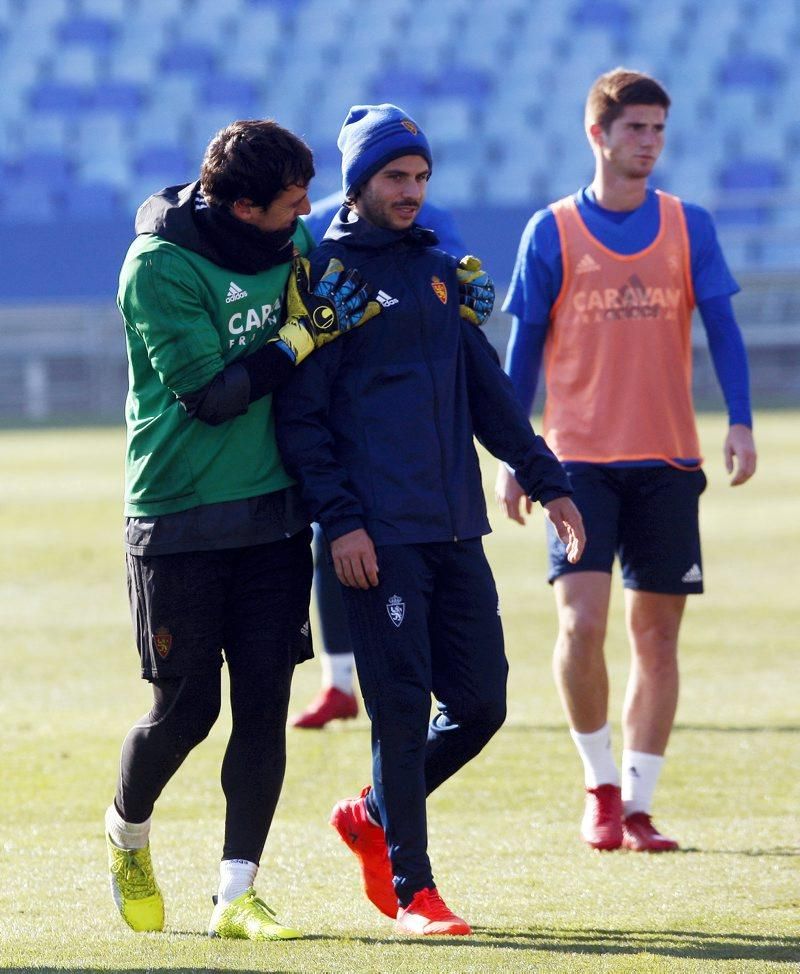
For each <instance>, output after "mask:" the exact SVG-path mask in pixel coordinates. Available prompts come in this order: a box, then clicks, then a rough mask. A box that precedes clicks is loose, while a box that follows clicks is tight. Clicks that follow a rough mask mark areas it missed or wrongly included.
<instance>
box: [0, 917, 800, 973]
mask: <svg viewBox="0 0 800 974" xmlns="http://www.w3.org/2000/svg"><path fill="white" fill-rule="evenodd" d="M473 929H474V932H475V934H476V936H475V937H474V938H468V939H467V938H465V939H463V940H462V939H460V938H459V939H458V940H453V938H452V937H426V938H425V946H426V947H436V946H442V947H444V946H446V947H450V948H452V947H459V948H464V949H467V950H474V949H481V948H483V949H486V948H487V947H502V948H504V949H506V950H508V949H510V950H525V951H535V952H536V953H553V954H583V955H587V956H602V955H604V954H611V955H618V956H631V955H635V954H642V953H646V954H649V955H651V956H655V957H680V958H686V959H697V960H753V961H779V962H783V963H787V962H790V961H795V962H796V961H800V937H770V936H761V935H750V934H737V933H732V934H714V933H703V932H701V931H698V930H603V929H588V930H566V929H559V928H557V927H551V928H548V927H543V928H541V929H537V930H531V929H523V928H518V929H516V930H508V929H503V930H496V929H491V928H488V927H475V928H473ZM303 940H304V941H305V942H308V941H312V940H326V941H330V942H331V944H332V945H333V944H339V945H341V946H344V942H343V941H342V940H341V939H340V938H338V937H330V936H324V935H319V934H318V935H314V934H311V935H306V936H305V937H304V938H303ZM347 943H359V944H364V945H366V946H375V947H380V946H381V945H384V944H389V943H391V944H392V945H397V944H407V945H408V946H409V947H414V948H419V946H420V941H419V940H418V939H417V938H405V937H403V938H394V937H392V938H387V937H348V938H347ZM4 970H8V971H10V972H12V974H63V972H65V971H66V970H69V971H71V972H76V971H78V970H79V971H81V974H104V972H105V974H108V971H109V968H102V969H101V968H95V967H85V968H83V967H82V968H75V967H74V966H70V968H68V969H67V968H63V967H11V968H4ZM113 970H114V971H115V972H116V974H154V972H155V971H158V970H164V971H169V974H198V971H199V970H202V974H224V972H225V971H227V970H229V968H224V969H223V968H211V967H203V968H201V969H199V968H196V967H172V966H167V965H165V966H164V967H163V968H160V967H148V968H140V967H126V968H122V967H116V968H114V969H113ZM294 971H296V968H294V967H291V966H290V967H288V968H260V969H259V970H257V971H256V970H243V971H240V972H239V974H293V972H294Z"/></svg>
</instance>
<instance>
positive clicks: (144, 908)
mask: <svg viewBox="0 0 800 974" xmlns="http://www.w3.org/2000/svg"><path fill="white" fill-rule="evenodd" d="M106 845H107V846H108V868H109V871H110V874H111V895H112V896H113V897H114V902H115V903H116V904H117V909H118V910H119V912H120V914H121V915H122V919H123V920H124V921H125V922H126V923H127V924H128V926H129V927H130V928H131V930H136V931H137V932H138V933H141V932H144V931H146V930H163V929H164V899H163V897H162V896H161V890H160V889H159V888H158V883H156V878H155V876H154V875H153V864H152V862H151V861H150V843H148V844H147V845H146V846H145V847H144V848H143V849H120V848H119V846H116V845H114V843H113V842H112V841H111V839H110V837H109V836H108V835H106Z"/></svg>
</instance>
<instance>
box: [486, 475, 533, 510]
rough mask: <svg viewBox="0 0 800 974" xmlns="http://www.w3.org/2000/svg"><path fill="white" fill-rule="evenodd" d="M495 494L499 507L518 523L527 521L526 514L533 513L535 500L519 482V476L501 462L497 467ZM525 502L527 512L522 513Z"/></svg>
mask: <svg viewBox="0 0 800 974" xmlns="http://www.w3.org/2000/svg"><path fill="white" fill-rule="evenodd" d="M494 496H495V499H496V500H497V504H498V507H499V508H500V510H501V511H502V512H503V513H504V514H505V516H506V517H507V518H510V519H511V520H512V521H516V522H517V524H524V523H525V514H530V513H531V508H532V506H533V502H532V501H531V499H530V497H528V496H527V495H526V494H525V491H524V490H523V489H522V488H521V487H520V485H519V484H518V483H517V478H516V477H515V476H514V474H513V473H510V472H509V470H508V467H506V465H505V464H504V463H501V464H500V466H499V467H498V469H497V479H496V480H495V482H494ZM521 502H524V508H525V514H523V513H522V506H523V505H522V504H521Z"/></svg>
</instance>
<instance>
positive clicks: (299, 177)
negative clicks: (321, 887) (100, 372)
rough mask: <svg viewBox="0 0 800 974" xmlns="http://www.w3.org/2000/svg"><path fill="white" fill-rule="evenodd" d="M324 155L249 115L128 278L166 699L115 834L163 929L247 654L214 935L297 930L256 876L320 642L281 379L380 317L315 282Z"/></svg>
mask: <svg viewBox="0 0 800 974" xmlns="http://www.w3.org/2000/svg"><path fill="white" fill-rule="evenodd" d="M313 175H314V166H313V160H312V155H311V151H310V150H309V148H308V146H306V145H305V143H304V142H303V141H302V140H301V139H299V138H297V137H296V136H295V135H293V134H292V133H291V132H288V131H287V130H286V129H283V128H282V127H281V126H279V125H278V124H277V123H275V122H274V121H269V120H267V121H239V122H234V123H232V124H231V125H229V126H228V127H227V128H225V129H223V130H222V131H220V132H219V133H217V135H216V136H215V137H214V139H213V140H212V141H211V142H210V144H209V145H208V147H207V149H206V152H205V156H204V159H203V163H202V167H201V172H200V178H199V180H197V181H196V182H193V183H189V184H188V185H185V186H173V187H169V188H167V189H164V190H162V191H161V192H159V193H156V194H155V195H154V196H151V197H150V198H149V199H148V200H146V201H145V203H144V204H143V205H142V206H141V207H140V209H139V211H138V213H137V217H136V232H137V237H136V239H135V240H134V242H133V243H132V245H131V247H130V250H129V251H128V254H127V256H126V258H125V262H124V264H123V266H122V271H121V273H120V283H119V293H118V299H117V300H118V305H119V308H120V311H121V313H122V317H123V320H124V324H125V335H126V341H127V351H128V362H129V379H130V388H129V393H128V398H127V403H126V420H127V430H128V439H127V458H126V469H125V474H126V476H125V518H126V520H125V544H126V560H127V571H128V589H129V594H130V603H131V614H132V618H133V624H134V630H135V634H136V642H137V646H138V650H139V656H140V660H141V674H142V676H143V678H144V679H146V680H148V681H149V682H150V683H151V685H152V689H153V706H152V709H151V710H150V711H149V713H147V714H146V715H144V716H143V717H142V718H141V719H140V720H139V721H137V722H136V724H134V726H133V727H132V728H131V730H130V731H129V732H128V734H127V736H126V737H125V740H124V743H123V745H122V755H121V760H120V769H119V778H118V782H117V789H116V795H115V797H114V801H113V802H112V804H111V805H110V806H109V808H108V810H107V812H106V819H105V824H106V835H107V842H108V852H109V863H110V872H111V889H112V893H113V896H114V900H115V902H116V904H117V907H118V908H119V911H120V913H121V914H122V917H123V919H124V920H125V922H126V923H127V924H128V925H129V926H130V927H132V928H133V929H134V930H137V931H141V930H161V929H163V925H164V903H163V898H162V895H161V892H160V890H159V887H158V884H157V883H156V880H155V877H154V873H153V867H152V864H151V860H150V845H149V834H150V822H151V816H152V812H153V808H154V805H155V802H156V800H157V799H158V797H159V795H160V794H161V791H162V789H163V788H164V786H165V785H166V784H167V782H168V781H169V780H170V778H171V777H172V776H173V774H174V773H175V772H176V771H177V769H178V768H179V767H180V765H181V763H182V762H183V761H184V759H185V758H186V756H187V755H188V754H189V752H190V751H191V750H192V748H193V747H195V746H196V745H197V744H198V743H199V742H200V741H202V740H203V739H204V738H205V737H206V736H207V735H208V733H209V731H210V730H211V727H212V726H213V724H214V722H215V721H216V719H217V717H218V715H219V712H220V704H221V699H220V697H221V667H222V661H223V653H224V659H225V662H226V663H227V666H228V674H229V680H230V697H231V712H232V725H233V726H232V731H231V735H230V739H229V741H228V746H227V749H226V751H225V756H224V758H223V762H222V770H221V779H222V788H223V791H224V794H225V800H226V815H225V835H224V845H223V850H222V861H221V864H220V882H219V889H218V894H217V896H216V897H215V898H214V902H215V907H214V911H213V914H212V917H211V922H210V926H209V933H210V934H211V935H212V936H220V937H234V938H245V939H255V940H277V939H292V938H296V937H299V936H300V934H299V932H298V931H297V930H294V929H292V928H291V927H287V926H284V925H283V924H281V923H280V922H279V921H278V920H277V919H276V918H275V914H274V913H273V911H272V910H271V909H270V908H269V907H268V906H267V905H266V904H265V903H264V902H263V900H261V899H260V898H259V897H258V896H257V895H256V893H255V890H254V888H253V887H254V881H255V876H256V872H257V869H258V864H259V860H260V857H261V853H262V850H263V848H264V844H265V842H266V838H267V833H268V831H269V827H270V824H271V821H272V817H273V814H274V811H275V807H276V804H277V801H278V796H279V794H280V790H281V785H282V782H283V775H284V768H285V760H286V748H285V727H286V715H287V708H288V702H289V690H290V684H291V679H292V673H293V670H294V666H295V664H296V663H297V662H299V661H302V660H303V659H307V658H308V657H309V656H310V655H311V649H310V639H309V625H308V604H309V591H310V586H311V574H312V563H311V554H310V548H309V542H310V538H311V531H310V529H309V526H308V523H307V520H306V518H305V516H304V514H303V513H302V510H301V508H300V505H299V503H298V497H297V493H296V488H295V485H294V481H293V480H292V478H291V477H290V476H289V475H288V474H287V473H286V471H285V470H284V467H283V465H282V463H281V460H280V456H279V455H278V451H277V448H276V444H275V435H274V419H273V413H272V391H273V390H274V389H277V388H278V387H279V386H281V385H282V384H283V383H284V382H285V381H286V380H287V379H288V377H289V376H290V375H291V374H292V372H293V370H294V367H295V365H296V364H297V363H298V362H300V361H301V360H302V359H303V358H305V357H306V355H308V354H309V353H310V352H312V351H313V350H314V348H316V347H318V346H319V345H321V344H324V343H325V342H327V341H329V340H331V339H332V338H336V337H337V336H338V335H340V334H341V333H343V332H345V331H347V330H348V329H350V328H352V327H354V326H356V325H358V324H363V323H364V322H365V321H366V320H367V319H368V318H369V317H371V316H372V315H373V314H376V313H377V312H378V310H379V309H378V306H377V305H376V304H375V303H374V302H369V301H368V295H367V288H366V285H365V284H364V282H363V281H362V280H361V279H360V278H359V277H358V276H357V275H356V274H353V273H345V272H344V271H343V269H342V267H341V265H337V264H336V262H331V264H330V265H329V266H328V268H327V269H326V272H325V274H324V275H323V276H322V279H321V280H320V282H319V283H318V284H317V286H316V287H315V288H313V289H312V288H311V286H310V281H309V265H308V262H307V260H306V259H305V255H306V254H307V253H308V252H309V250H310V249H311V248H312V247H313V241H312V239H311V237H310V235H309V233H308V231H307V230H306V229H305V227H304V225H303V223H302V221H300V220H298V217H299V216H302V215H304V214H306V213H308V211H309V203H308V195H307V191H308V185H309V182H310V180H311V178H312V176H313Z"/></svg>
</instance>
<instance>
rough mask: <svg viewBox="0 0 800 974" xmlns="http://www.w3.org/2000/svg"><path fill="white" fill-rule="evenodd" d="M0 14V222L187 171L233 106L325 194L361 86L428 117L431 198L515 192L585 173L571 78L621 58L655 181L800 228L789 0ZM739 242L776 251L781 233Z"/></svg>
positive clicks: (562, 186)
mask: <svg viewBox="0 0 800 974" xmlns="http://www.w3.org/2000/svg"><path fill="white" fill-rule="evenodd" d="M3 11H5V13H3ZM12 13H13V16H12ZM0 14H2V16H0V59H1V60H0V63H2V70H3V80H4V96H3V99H2V102H0V127H1V128H2V132H3V135H4V139H3V141H2V142H1V143H0V160H3V161H5V162H6V163H7V164H8V165H10V166H11V168H10V170H8V174H7V178H8V180H9V182H8V185H7V186H6V187H5V188H4V190H3V194H2V201H0V223H2V222H4V221H5V222H9V221H13V222H15V223H16V222H18V221H19V220H20V219H22V218H23V217H24V214H25V212H29V213H30V215H31V219H34V218H35V219H36V220H37V221H41V220H45V219H48V218H49V217H52V218H57V217H58V216H59V215H63V216H64V217H68V218H70V219H71V218H73V217H76V216H77V215H78V214H80V211H81V207H82V206H83V205H85V206H86V207H87V208H88V209H89V210H90V211H91V212H92V213H95V214H96V213H97V212H98V211H99V212H108V213H110V212H112V211H115V210H118V209H119V208H120V207H121V208H122V210H124V211H125V214H126V218H127V219H129V218H130V215H131V214H132V210H133V209H134V208H135V206H136V205H138V202H141V197H142V195H144V194H146V191H147V184H148V179H149V180H150V188H151V189H157V188H159V186H160V185H163V184H164V183H165V182H177V181H180V180H182V179H189V178H192V176H193V175H194V174H195V173H196V168H197V165H198V163H199V160H200V157H201V153H202V149H203V147H204V145H205V143H206V142H207V140H208V138H209V137H210V136H211V134H213V132H214V131H216V130H217V129H218V128H220V127H221V126H222V125H224V124H226V122H227V121H230V120H232V119H233V118H235V117H259V116H264V117H276V118H277V119H278V120H279V121H281V122H283V123H284V124H286V125H287V126H288V127H290V128H293V129H294V130H296V131H297V132H298V133H299V134H301V135H302V136H303V137H304V138H305V139H306V140H307V141H308V142H309V144H310V145H312V146H313V147H314V149H315V152H316V157H317V163H316V164H317V171H318V176H317V180H316V183H315V186H314V189H315V195H322V194H324V193H325V192H328V191H330V190H332V189H335V188H336V187H337V185H338V182H339V175H338V166H339V159H338V153H337V150H336V148H335V138H336V133H337V132H338V129H339V126H340V124H341V121H342V119H343V118H344V115H345V113H346V111H347V108H348V107H349V105H350V104H353V103H358V102H365V101H392V102H395V103H397V104H400V105H402V106H403V107H405V108H406V109H407V110H408V111H409V112H410V113H411V114H412V115H414V116H415V117H417V119H418V121H419V122H420V124H422V125H424V126H425V127H426V131H427V133H428V135H429V138H430V139H431V142H432V144H433V146H434V150H435V153H436V155H437V162H438V165H437V167H436V175H437V178H438V177H439V176H440V175H441V176H442V178H443V179H446V181H447V185H446V186H445V187H443V191H442V192H437V196H438V197H439V198H441V199H442V200H443V202H447V203H448V204H449V205H452V206H456V207H468V206H469V205H470V203H471V202H473V201H474V203H475V205H484V203H485V202H487V201H488V202H490V203H493V204H494V205H498V206H509V207H510V206H514V205H516V206H518V207H520V208H524V209H530V208H531V207H532V206H533V205H536V204H538V203H540V202H542V201H543V200H547V199H552V198H555V197H556V196H559V195H561V194H563V193H564V192H569V191H570V189H574V188H575V186H576V184H577V183H578V182H580V181H582V180H584V179H586V178H587V176H588V174H589V173H590V172H591V162H592V160H591V155H590V154H589V150H588V147H587V145H586V142H585V137H584V135H583V133H582V122H581V120H582V112H583V101H584V98H585V93H586V88H587V87H588V84H589V83H590V81H591V79H592V78H593V77H594V76H595V75H596V74H597V73H599V72H600V71H602V70H607V69H609V68H611V67H613V66H614V64H615V63H618V62H619V61H624V63H626V64H630V65H631V66H632V67H640V68H642V69H644V70H649V71H651V72H653V73H654V74H655V75H656V76H657V77H660V78H662V80H664V82H665V83H666V84H667V87H668V88H669V90H670V92H671V94H672V96H673V108H672V111H671V113H670V120H669V129H668V131H669V142H668V151H667V152H666V153H665V156H664V159H663V160H662V163H661V164H660V166H659V168H658V171H657V183H658V184H659V185H663V186H666V187H670V188H671V189H673V190H674V191H675V192H678V193H681V194H683V195H685V196H686V197H687V198H690V199H694V200H696V201H697V202H699V203H701V204H704V205H706V206H708V207H709V208H711V209H712V210H713V211H714V212H715V213H716V214H717V218H718V220H719V223H720V232H721V234H722V235H723V236H724V234H725V233H727V232H731V233H734V232H735V233H740V234H741V233H746V234H754V235H758V234H761V235H766V237H765V239H766V238H768V237H769V234H770V233H773V232H774V228H776V227H777V226H778V225H779V224H780V225H781V226H783V225H785V224H786V223H787V221H788V222H791V221H792V220H793V221H794V222H793V223H791V226H793V227H794V228H796V229H798V230H800V202H799V201H798V198H797V197H796V196H794V195H792V194H800V122H797V120H796V106H797V104H798V102H800V3H797V2H795V0H792V2H788V0H759V2H758V3H757V4H754V3H752V2H749V0H747V2H745V0H681V2H680V3H679V2H675V3H661V4H653V3H651V2H650V0H572V2H566V0H493V2H492V3H491V4H486V5H476V4H475V3H474V2H470V0H393V2H392V3H391V4H363V3H362V2H360V0H227V2H221V0H9V2H8V3H7V4H5V5H4V6H2V7H1V8H0ZM26 157H28V159H27V161H26ZM37 181H38V182H39V183H40V192H39V193H38V197H37V194H36V192H35V187H36V183H37ZM12 187H13V188H14V192H17V190H18V191H19V199H17V200H13V199H10V197H11V196H12V195H13V194H12V192H11V189H12ZM754 193H756V194H760V195H759V197H758V198H757V199H754V198H753V197H752V194H754ZM120 194H121V202H120ZM737 194H739V195H740V196H741V194H745V196H743V197H742V198H741V199H736V198H735V197H736V196H737ZM100 199H103V200H104V202H103V203H102V205H100V204H99V203H98V201H99V200H100ZM93 201H94V202H93ZM114 201H116V202H114ZM59 207H60V208H61V210H59ZM790 236H792V235H791V234H790ZM795 238H797V239H800V232H798V233H795V234H794V235H793V236H792V239H795ZM732 239H733V238H732ZM745 250H746V248H740V251H741V252H742V253H744V252H745ZM747 252H748V253H749V254H751V255H752V254H755V253H757V254H758V255H761V256H759V257H758V259H760V260H764V261H769V260H780V261H782V262H784V263H785V261H786V260H787V256H786V255H787V254H789V253H791V248H790V247H788V246H783V247H769V246H764V247H761V246H759V247H755V246H754V247H750V248H749V249H747ZM796 256H797V259H798V261H800V245H798V248H797V251H796Z"/></svg>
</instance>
